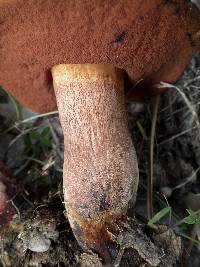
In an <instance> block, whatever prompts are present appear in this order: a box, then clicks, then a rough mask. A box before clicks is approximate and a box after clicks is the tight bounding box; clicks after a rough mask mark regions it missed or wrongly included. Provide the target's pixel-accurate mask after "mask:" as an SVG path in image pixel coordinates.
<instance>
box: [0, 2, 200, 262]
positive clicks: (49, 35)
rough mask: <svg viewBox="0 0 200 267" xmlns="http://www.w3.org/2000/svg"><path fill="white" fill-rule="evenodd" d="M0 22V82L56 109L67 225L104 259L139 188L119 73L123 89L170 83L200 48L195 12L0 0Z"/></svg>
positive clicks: (159, 5)
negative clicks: (62, 152)
mask: <svg viewBox="0 0 200 267" xmlns="http://www.w3.org/2000/svg"><path fill="white" fill-rule="evenodd" d="M0 20H1V23H0V35H1V40H0V58H1V61H0V73H1V76H0V84H1V85H2V86H3V87H4V88H5V89H6V90H9V91H10V92H11V93H12V94H13V95H14V96H16V98H17V99H18V100H20V102H22V103H23V104H24V105H26V106H28V107H30V108H32V109H33V110H35V111H38V112H47V111H51V110H54V109H55V108H56V105H57V104H58V110H59V116H60V120H61V124H62V127H63V132H64V138H65V141H64V142H65V155H64V156H65V162H64V183H63V185H64V197H65V202H66V209H67V214H68V218H69V221H70V224H71V226H72V229H73V231H74V234H75V236H76V238H77V240H78V241H79V243H80V244H81V246H82V247H83V248H85V249H92V250H94V251H96V252H97V253H99V254H100V255H101V256H103V257H104V259H105V260H106V261H107V262H108V261H110V259H111V258H112V256H114V255H115V253H116V246H115V244H114V242H113V241H112V238H111V235H112V234H117V233H118V232H119V228H120V222H121V221H123V220H126V211H127V208H128V205H129V202H130V201H131V199H132V198H134V199H135V196H136V192H137V185H138V167H137V161H136V156H135V151H134V147H133V144H132V141H131V138H130V135H129V133H128V127H127V118H126V113H125V105H124V71H126V73H127V74H128V75H127V76H128V77H129V79H130V81H131V82H134V81H137V80H139V79H143V80H144V81H145V82H146V83H147V84H154V83H156V82H159V81H161V80H162V81H165V82H174V81H176V79H177V78H178V77H179V76H180V74H181V73H182V71H183V70H184V68H185V66H186V65H187V63H188V62H189V60H190V58H191V57H192V55H193V54H194V53H195V52H196V51H197V50H198V49H199V47H200V34H199V30H200V12H199V11H198V9H197V8H196V7H195V6H194V5H192V4H191V3H188V2H186V1H184V0H173V1H166V0H148V1H143V0H138V1H131V0H118V1H115V0H113V1H105V0H103V1H102V0H99V1H95V0H68V1H66V0H57V1H53V0H38V1H35V0H29V1H22V0H12V1H11V0H1V1H0ZM76 64H77V65H76ZM52 80H53V82H52ZM53 88H54V89H55V91H54V90H53ZM149 88H151V90H150V89H149ZM54 93H55V94H54ZM157 93H159V89H158V88H157V89H155V88H154V89H152V87H150V86H149V87H148V86H147V87H145V89H144V88H143V89H141V88H140V90H133V91H132V95H131V98H134V99H142V98H143V97H147V96H149V95H152V94H157ZM55 95H56V98H55ZM56 99H57V101H56Z"/></svg>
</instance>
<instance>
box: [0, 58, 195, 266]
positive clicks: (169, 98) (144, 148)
mask: <svg viewBox="0 0 200 267" xmlns="http://www.w3.org/2000/svg"><path fill="white" fill-rule="evenodd" d="M165 86H166V85H165ZM167 86H169V87H170V88H169V90H168V91H167V92H166V93H164V94H163V95H162V96H161V97H160V103H159V107H158V113H157V121H156V134H155V147H154V165H153V170H154V175H153V179H154V180H153V181H154V193H153V203H154V213H157V212H159V211H161V210H162V209H163V208H166V207H169V206H170V207H171V209H172V214H171V217H170V216H169V215H167V216H165V217H163V218H162V220H159V222H157V224H155V225H153V226H147V222H148V220H147V208H146V207H147V197H146V195H147V177H148V175H149V155H150V132H151V127H152V120H153V110H154V107H155V103H154V101H155V99H151V100H147V101H146V103H127V110H128V114H129V129H130V132H131V135H132V138H133V141H134V144H135V147H136V151H137V155H138V161H139V169H140V185H139V190H138V196H137V203H136V206H135V207H134V208H132V209H130V211H129V221H128V224H127V225H125V226H124V229H125V230H124V232H123V233H121V234H120V235H119V236H118V239H117V242H118V243H119V245H120V248H121V249H120V252H119V255H118V257H117V258H116V261H115V262H114V263H113V267H117V266H122V267H124V266H131V267H132V266H166V267H170V266H191V267H198V266H200V229H199V228H198V227H195V226H192V225H191V224H190V225H189V224H187V223H180V222H181V220H182V219H183V218H185V217H186V216H188V213H187V211H186V209H192V210H193V211H197V210H199V209H200V134H199V131H200V124H199V116H200V90H199V89H200V54H198V55H197V56H196V57H194V58H193V60H192V61H191V64H190V65H189V67H188V68H187V70H186V71H185V72H184V74H183V76H182V78H181V79H180V80H179V81H178V82H177V84H176V85H175V86H171V85H167ZM33 116H36V117H33ZM154 119H155V117H154ZM23 120H26V121H25V123H21V121H23ZM0 131H1V136H0V160H3V161H4V162H5V164H6V166H7V169H8V170H9V178H8V177H7V179H8V183H9V191H10V194H11V198H10V199H9V201H10V203H11V206H12V207H13V210H14V212H15V216H14V219H13V221H12V223H11V225H10V226H9V229H7V230H5V232H4V233H3V234H2V240H1V244H0V266H2V267H5V266H12V267H15V266H16V267H19V266H38V267H40V266H43V267H45V266H60V267H61V266H72V267H73V266H82V267H83V266H85V267H86V266H90V267H92V266H94V267H98V266H102V263H101V261H100V259H99V258H98V256H97V255H95V254H93V253H89V254H87V253H84V252H83V251H82V250H81V249H80V247H79V246H78V244H77V242H76V240H75V238H74V237H73V234H72V232H71V229H70V227H69V223H68V221H67V218H66V216H65V211H64V206H63V194H62V164H63V135H62V129H61V127H60V124H59V119H58V115H57V114H54V115H51V116H50V114H44V115H42V116H40V117H38V114H34V113H32V112H31V111H30V110H27V109H26V108H23V107H21V106H20V105H19V104H18V103H17V102H15V101H14V100H13V98H12V97H11V96H8V95H7V94H6V93H5V92H4V91H3V90H1V91H0ZM158 223H159V224H158ZM195 240H196V241H195ZM191 249H192V250H191ZM190 250H191V253H190ZM184 264H185V265H184Z"/></svg>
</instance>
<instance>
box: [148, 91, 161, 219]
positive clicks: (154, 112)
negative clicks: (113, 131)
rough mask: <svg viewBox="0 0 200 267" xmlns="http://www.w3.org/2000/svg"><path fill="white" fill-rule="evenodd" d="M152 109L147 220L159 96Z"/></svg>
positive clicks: (151, 203)
mask: <svg viewBox="0 0 200 267" xmlns="http://www.w3.org/2000/svg"><path fill="white" fill-rule="evenodd" d="M153 102H154V108H153V118H152V124H151V135H150V159H149V162H150V164H149V165H150V166H149V176H148V185H147V213H148V219H150V218H151V217H152V216H153V159H154V139H155V130H156V121H157V115H158V108H159V102H160V96H159V95H158V96H156V97H155V98H154V101H153Z"/></svg>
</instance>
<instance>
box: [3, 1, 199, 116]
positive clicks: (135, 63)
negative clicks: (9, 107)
mask: <svg viewBox="0 0 200 267" xmlns="http://www.w3.org/2000/svg"><path fill="white" fill-rule="evenodd" d="M199 30H200V12H199V10H198V9H197V8H196V7H195V6H194V5H193V4H191V3H188V2H187V1H185V0H170V1H167V0H146V1H144V0H137V1H132V0H111V1H106V0H68V1H66V0H56V1H54V0H43V1H42V0H38V1H35V0H29V1H23V0H1V1H0V37H1V38H0V84H1V85H2V86H3V87H4V88H5V89H6V90H9V91H10V92H11V93H12V94H13V95H14V96H16V97H17V98H18V99H19V100H20V101H21V102H22V103H23V104H25V105H26V106H29V107H31V108H32V109H33V110H35V111H39V112H44V111H50V110H53V109H56V100H55V96H54V90H53V83H52V78H51V72H50V69H51V68H52V67H53V66H54V65H55V64H59V63H67V64H70V63H79V64H82V63H109V64H113V65H115V66H116V67H119V68H123V69H125V70H126V71H127V73H128V75H129V77H130V78H131V79H132V80H135V81H137V80H138V79H141V78H143V79H147V80H148V81H151V82H153V83H154V82H158V81H160V80H162V81H165V82H174V81H176V79H177V78H178V77H179V76H180V74H181V73H182V71H183V70H184V68H185V66H186V64H187V63H188V62H189V60H190V58H191V57H192V55H193V54H194V53H195V52H196V51H197V50H198V48H199V46H200V36H199V35H200V34H199Z"/></svg>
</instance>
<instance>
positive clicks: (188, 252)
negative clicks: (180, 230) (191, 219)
mask: <svg viewBox="0 0 200 267" xmlns="http://www.w3.org/2000/svg"><path fill="white" fill-rule="evenodd" d="M197 229H198V226H197V225H196V224H193V225H192V226H191V231H190V238H191V240H189V241H188V243H187V246H186V247H185V249H184V251H185V253H183V255H182V266H183V267H187V266H189V258H190V255H191V251H192V248H193V246H194V242H193V241H192V240H195V239H196V236H197Z"/></svg>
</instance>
